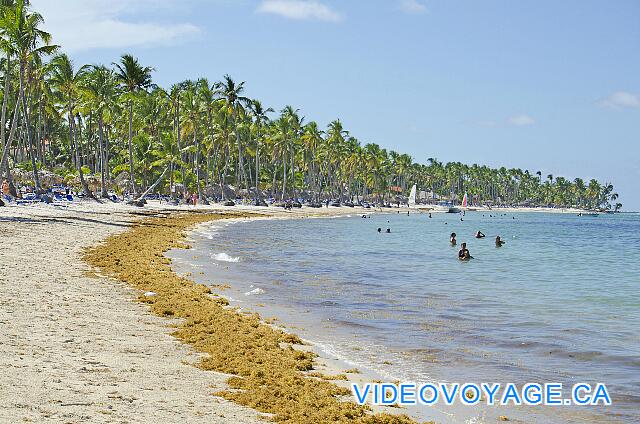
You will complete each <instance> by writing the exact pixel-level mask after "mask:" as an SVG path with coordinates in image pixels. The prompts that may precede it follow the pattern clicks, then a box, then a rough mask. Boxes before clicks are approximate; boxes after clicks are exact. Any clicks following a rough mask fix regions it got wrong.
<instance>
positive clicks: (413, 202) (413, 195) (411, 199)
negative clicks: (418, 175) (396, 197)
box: [408, 184, 417, 208]
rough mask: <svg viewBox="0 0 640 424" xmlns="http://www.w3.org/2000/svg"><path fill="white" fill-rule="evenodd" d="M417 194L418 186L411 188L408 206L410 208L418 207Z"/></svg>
mask: <svg viewBox="0 0 640 424" xmlns="http://www.w3.org/2000/svg"><path fill="white" fill-rule="evenodd" d="M416 192H417V186H416V185H415V184H414V185H413V187H411V193H409V202H408V205H409V207H410V208H414V207H415V206H416Z"/></svg>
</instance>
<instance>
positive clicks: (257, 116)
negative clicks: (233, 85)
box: [249, 100, 274, 198]
mask: <svg viewBox="0 0 640 424" xmlns="http://www.w3.org/2000/svg"><path fill="white" fill-rule="evenodd" d="M249 108H250V109H251V113H252V114H253V119H254V120H255V127H256V193H257V196H258V198H260V197H261V194H260V147H261V144H262V136H263V134H262V127H263V126H264V124H265V123H267V122H268V121H269V117H268V116H267V114H268V113H270V112H274V110H273V109H272V108H270V107H269V108H266V109H265V108H264V107H263V106H262V103H261V102H260V101H259V100H251V103H250V104H249Z"/></svg>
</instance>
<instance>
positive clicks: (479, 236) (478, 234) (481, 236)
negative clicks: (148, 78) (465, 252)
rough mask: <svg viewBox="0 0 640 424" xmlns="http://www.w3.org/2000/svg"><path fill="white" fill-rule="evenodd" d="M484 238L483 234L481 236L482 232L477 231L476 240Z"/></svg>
mask: <svg viewBox="0 0 640 424" xmlns="http://www.w3.org/2000/svg"><path fill="white" fill-rule="evenodd" d="M484 237H485V235H484V234H482V231H478V232H477V233H476V238H484Z"/></svg>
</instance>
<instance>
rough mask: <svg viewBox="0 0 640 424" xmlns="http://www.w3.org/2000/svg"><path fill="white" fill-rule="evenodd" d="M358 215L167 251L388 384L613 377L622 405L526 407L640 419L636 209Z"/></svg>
mask: <svg viewBox="0 0 640 424" xmlns="http://www.w3.org/2000/svg"><path fill="white" fill-rule="evenodd" d="M358 212H359V211H358V210H354V216H353V217H347V218H335V219H305V220H259V221H244V222H236V223H216V224H213V225H207V226H203V227H200V228H199V229H198V231H196V232H195V233H193V234H192V236H191V238H192V240H193V245H194V249H193V250H189V251H174V252H172V253H171V255H170V256H171V257H173V258H174V263H175V266H176V269H177V270H178V272H191V273H192V274H193V276H194V277H195V278H196V279H197V280H200V281H203V282H217V283H228V284H230V285H231V289H228V290H226V291H225V292H223V294H224V295H226V296H229V297H231V299H232V300H233V301H234V302H235V304H237V305H239V306H242V307H246V308H248V309H253V310H257V311H258V312H260V313H261V314H262V315H263V316H264V317H271V316H274V315H275V316H277V317H278V318H279V319H280V321H281V322H282V323H283V324H286V326H288V327H289V328H292V329H293V330H292V331H294V332H296V333H298V334H300V335H301V336H302V337H304V338H306V339H309V340H311V341H313V342H315V343H317V344H318V345H319V346H321V348H322V349H323V350H325V351H326V352H327V353H328V354H330V355H332V356H334V357H337V358H339V359H341V360H343V361H345V362H347V363H348V364H351V365H353V366H356V367H360V368H361V369H363V370H368V371H371V372H375V373H376V374H378V375H381V376H382V378H384V379H385V380H387V381H394V380H401V381H412V382H434V381H436V382H461V383H464V382H469V381H472V382H513V383H517V384H522V383H525V382H541V383H543V382H561V383H563V384H564V385H565V387H570V386H571V385H572V384H574V383H576V382H589V383H596V382H603V383H605V384H606V385H607V387H608V389H609V392H610V394H611V396H612V398H613V402H614V403H613V405H612V406H610V407H606V408H602V407H600V408H593V407H580V408H568V409H567V408H561V407H537V408H535V410H534V412H533V414H539V415H531V414H530V413H527V414H525V416H534V417H537V418H536V420H535V421H536V422H571V421H573V422H580V421H585V420H593V421H601V420H602V421H613V422H616V421H621V422H622V421H624V422H640V215H637V214H618V215H600V216H597V217H585V216H583V217H578V216H576V215H571V214H545V213H517V214H506V215H504V214H503V213H491V215H492V216H490V214H489V213H486V212H484V213H483V212H468V213H467V214H466V215H465V216H464V217H462V218H463V221H461V220H460V218H461V217H460V215H452V214H433V218H428V216H427V215H425V214H419V213H413V214H411V215H409V216H407V215H406V213H405V214H380V215H371V218H368V219H363V218H362V217H361V215H358ZM360 213H362V212H360ZM378 227H380V228H382V230H383V232H382V233H378V232H377V228H378ZM386 228H390V229H391V233H390V234H386V233H385V232H384V231H385V230H386ZM477 230H481V231H482V232H483V233H484V234H486V236H487V237H486V238H484V239H475V238H474V234H475V232H476V231H477ZM452 232H455V233H457V235H458V244H460V243H461V242H463V241H466V242H467V243H468V248H469V249H470V251H471V254H472V255H473V256H474V257H475V259H474V260H472V261H470V262H466V263H465V262H460V261H458V260H457V258H456V254H457V250H458V248H457V247H452V246H451V245H450V244H449V235H450V233H452ZM496 235H500V236H501V237H502V239H503V240H505V241H506V244H505V245H504V247H502V248H496V247H495V243H494V239H495V236H496ZM421 413H423V417H424V418H429V416H430V415H429V414H430V411H429V410H424V411H422V412H421ZM515 415H516V416H517V415H518V414H517V413H515ZM445 416H449V415H445ZM541 417H542V418H541ZM440 418H442V417H440ZM445 421H447V420H445ZM448 421H451V422H456V421H457V418H456V416H455V415H453V416H450V419H449V420H448ZM462 421H463V420H462ZM476 421H482V419H480V420H476ZM488 422H489V421H488Z"/></svg>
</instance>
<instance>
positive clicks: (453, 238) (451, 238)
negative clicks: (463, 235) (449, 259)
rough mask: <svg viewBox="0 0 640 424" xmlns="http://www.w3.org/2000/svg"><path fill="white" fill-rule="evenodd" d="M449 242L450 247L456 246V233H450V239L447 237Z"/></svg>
mask: <svg viewBox="0 0 640 424" xmlns="http://www.w3.org/2000/svg"><path fill="white" fill-rule="evenodd" d="M449 242H450V243H451V246H455V245H456V244H458V242H457V241H456V233H451V237H449Z"/></svg>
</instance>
